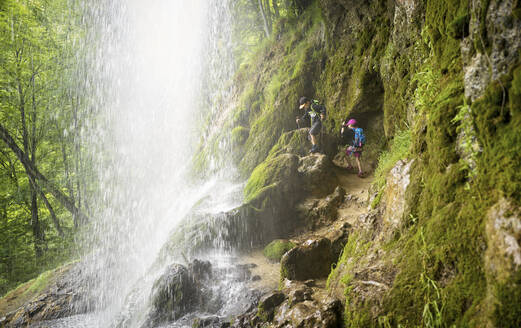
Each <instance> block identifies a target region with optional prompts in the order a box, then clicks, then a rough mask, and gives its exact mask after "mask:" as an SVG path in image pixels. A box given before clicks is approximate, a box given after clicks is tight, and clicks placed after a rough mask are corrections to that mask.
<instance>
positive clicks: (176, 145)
mask: <svg viewBox="0 0 521 328" xmlns="http://www.w3.org/2000/svg"><path fill="white" fill-rule="evenodd" d="M80 6H81V7H82V11H83V23H84V25H85V26H86V38H85V39H86V42H85V46H84V49H82V50H83V51H82V55H81V56H79V60H80V61H83V62H84V63H83V65H82V69H81V70H80V71H79V81H78V82H77V84H78V89H81V90H78V92H82V93H83V96H84V98H85V99H86V107H89V108H90V112H89V113H90V114H89V115H90V116H89V117H90V118H89V119H90V122H89V124H86V128H85V131H83V132H82V135H83V138H84V143H85V145H88V146H89V147H90V149H91V157H92V160H93V162H94V163H95V167H96V170H95V172H96V176H97V179H98V185H99V192H91V194H92V195H91V196H90V197H91V203H95V204H96V205H97V206H95V207H94V208H91V209H90V210H91V215H92V217H93V218H95V219H94V222H92V223H91V227H90V229H89V231H88V234H87V236H86V237H85V238H84V239H85V244H86V250H87V251H86V255H85V256H84V260H83V263H84V268H83V272H84V275H85V281H87V282H88V283H89V285H88V289H89V290H90V291H91V297H92V299H93V301H92V300H91V302H90V307H91V309H92V310H93V311H94V313H95V315H94V316H87V317H88V319H86V318H84V317H80V318H76V319H75V320H79V321H81V322H83V325H85V326H89V327H110V326H114V325H117V324H118V323H121V322H123V323H124V326H126V327H127V326H128V327H139V326H140V325H141V324H142V322H143V318H144V315H145V313H146V311H147V307H149V306H150V305H149V304H148V302H149V299H148V297H149V295H150V290H151V288H152V285H153V282H154V281H155V280H156V279H157V277H158V276H159V275H161V274H162V272H163V271H164V270H165V268H166V267H167V266H168V265H169V264H171V263H172V261H177V262H183V261H184V260H185V259H184V258H181V257H179V256H178V255H171V256H166V257H165V256H159V255H160V254H161V253H163V255H164V253H165V250H164V247H165V244H167V242H168V240H169V237H170V236H171V234H172V233H173V232H175V230H176V229H177V228H178V226H179V224H180V223H181V222H182V221H183V220H185V219H186V218H187V217H189V216H190V215H193V213H194V208H195V209H197V213H198V215H199V216H201V213H203V214H204V213H207V214H208V216H212V214H215V213H219V212H223V211H227V210H230V209H232V208H234V207H236V206H237V205H239V204H240V202H241V196H240V195H241V192H240V191H241V190H242V184H241V183H237V182H233V179H232V176H233V172H234V170H233V168H231V167H225V166H223V163H222V162H221V163H220V164H214V166H213V171H212V172H214V173H213V174H212V175H211V176H210V177H209V178H206V179H205V180H204V181H202V182H194V181H193V179H191V178H190V177H191V172H192V168H191V165H190V164H191V159H192V156H193V155H194V151H195V149H196V146H197V144H198V142H199V141H200V140H201V136H202V135H203V136H204V135H205V134H208V129H206V130H205V129H203V127H204V124H206V120H208V119H210V120H214V119H215V122H218V121H219V118H222V117H223V116H224V115H223V112H224V111H226V110H227V109H228V108H227V106H230V102H228V101H227V99H230V97H231V96H230V93H231V87H229V81H231V76H232V74H233V67H234V63H233V56H232V51H231V50H232V46H231V33H230V31H231V26H230V15H229V4H228V1H223V0H190V1H184V0H151V1H142V0H110V1H84V2H83V3H82V4H80ZM216 126H217V128H218V126H219V125H218V123H216V124H213V128H216ZM203 139H204V138H203ZM203 217H204V215H203ZM162 249H163V252H162V251H161V250H162ZM184 251H185V250H180V252H178V253H177V254H184ZM186 252H187V254H188V253H189V250H186ZM223 254H224V253H223V252H222V251H219V250H218V249H217V250H215V251H214V252H212V254H207V258H208V259H211V260H212V264H213V265H214V266H216V267H219V266H221V267H222V266H226V265H227V263H229V261H230V258H229V257H227V256H226V254H224V255H223ZM176 256H177V258H176ZM215 288H221V290H222V289H223V288H222V286H221V287H219V286H216V287H215ZM241 288H243V287H242V286H237V285H235V286H228V287H226V288H225V289H227V290H228V291H229V292H230V291H235V296H234V295H229V299H227V300H224V301H223V305H222V307H221V308H220V309H218V311H219V314H220V315H227V314H230V313H231V312H233V309H234V308H236V307H235V305H234V303H233V302H234V300H233V299H234V297H236V296H237V294H240V293H241V291H240V289H241ZM55 324H56V326H57V327H58V326H60V325H62V326H67V325H71V324H72V325H74V326H81V324H79V323H78V322H74V323H72V322H69V323H67V321H65V323H58V322H56V323H55Z"/></svg>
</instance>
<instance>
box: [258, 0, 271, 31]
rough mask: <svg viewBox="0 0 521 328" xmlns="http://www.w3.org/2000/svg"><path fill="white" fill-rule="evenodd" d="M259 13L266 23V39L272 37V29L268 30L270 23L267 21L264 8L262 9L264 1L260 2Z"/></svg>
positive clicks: (260, 0)
mask: <svg viewBox="0 0 521 328" xmlns="http://www.w3.org/2000/svg"><path fill="white" fill-rule="evenodd" d="M258 2H259V11H260V14H261V16H262V22H263V23H264V33H266V37H267V38H269V37H270V29H269V28H268V21H267V20H266V14H265V12H264V8H263V7H262V0H259V1H258Z"/></svg>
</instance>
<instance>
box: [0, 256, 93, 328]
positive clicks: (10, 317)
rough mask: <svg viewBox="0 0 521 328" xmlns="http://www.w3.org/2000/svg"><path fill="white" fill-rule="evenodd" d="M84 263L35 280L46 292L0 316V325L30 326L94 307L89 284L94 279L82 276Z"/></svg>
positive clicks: (91, 283)
mask: <svg viewBox="0 0 521 328" xmlns="http://www.w3.org/2000/svg"><path fill="white" fill-rule="evenodd" d="M81 271H82V263H73V264H68V265H65V266H63V267H60V268H58V269H56V270H54V271H52V272H49V273H48V274H47V276H46V277H42V276H43V275H42V276H40V277H39V278H38V279H36V280H35V283H36V282H38V281H39V282H38V283H40V284H43V286H42V287H41V288H42V291H41V292H39V293H38V295H36V296H35V297H33V298H32V299H30V300H29V301H28V302H27V303H25V304H24V305H22V306H21V307H19V308H18V309H16V310H14V311H11V312H9V313H7V314H5V315H4V316H3V317H0V327H28V326H32V325H34V324H37V323H38V322H40V321H45V320H54V319H59V318H64V317H67V316H71V315H75V314H82V313H86V312H88V311H91V310H92V309H93V295H92V294H91V293H90V290H89V289H88V287H87V286H94V285H95V284H96V282H95V281H94V279H86V278H81V277H83V275H82V274H81Z"/></svg>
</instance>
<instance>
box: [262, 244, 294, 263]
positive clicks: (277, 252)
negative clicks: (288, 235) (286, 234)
mask: <svg viewBox="0 0 521 328" xmlns="http://www.w3.org/2000/svg"><path fill="white" fill-rule="evenodd" d="M293 247H295V244H294V243H292V242H291V241H288V240H282V239H276V240H274V241H272V242H271V243H269V244H268V245H267V246H266V247H264V250H263V251H262V253H263V254H264V256H266V257H267V258H268V259H269V260H270V261H274V262H279V261H280V259H281V258H282V255H284V254H285V253H286V252H287V251H289V250H290V249H292V248H293Z"/></svg>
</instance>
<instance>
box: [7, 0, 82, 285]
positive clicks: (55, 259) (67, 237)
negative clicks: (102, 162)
mask: <svg viewBox="0 0 521 328" xmlns="http://www.w3.org/2000/svg"><path fill="white" fill-rule="evenodd" d="M76 9H77V8H75V7H74V5H72V4H71V3H70V2H69V1H66V0H57V1H51V2H49V1H43V0H35V1H14V0H6V1H2V10H0V64H1V66H2V70H1V71H0V104H1V105H0V109H1V110H0V121H1V124H2V126H3V128H5V130H7V131H8V133H9V134H10V135H11V136H12V137H13V138H14V139H15V140H16V142H17V144H18V146H19V147H20V148H21V149H22V150H23V151H24V152H25V154H26V155H27V156H28V157H29V158H30V160H31V162H32V163H33V164H34V165H35V166H36V167H37V168H38V169H39V170H40V171H41V172H42V174H43V175H45V177H46V178H47V179H48V180H49V181H51V182H52V183H54V184H55V185H60V189H61V190H63V192H65V193H67V194H68V195H69V196H70V197H71V198H75V200H76V201H78V202H83V199H81V198H80V197H79V194H80V193H81V194H83V195H85V193H86V189H87V187H86V183H85V180H83V176H84V174H85V173H86V171H87V170H88V164H87V163H85V162H84V161H82V162H81V164H80V160H81V159H80V158H81V154H80V152H82V151H84V150H82V148H81V146H80V145H79V142H80V138H79V137H78V136H79V132H80V128H81V127H82V125H81V124H82V123H81V122H78V120H75V119H74V115H76V116H75V117H76V118H77V117H79V116H80V115H81V113H80V111H81V110H82V108H80V106H79V101H81V100H83V99H82V98H81V97H80V95H78V94H77V92H76V91H77V90H76V88H75V87H76V86H75V85H74V84H73V83H72V82H71V83H69V80H70V81H72V80H73V76H74V74H75V69H76V67H77V66H76V65H77V61H78V57H77V55H80V54H79V53H77V52H76V50H77V47H78V44H79V40H80V38H81V37H82V31H81V30H80V27H79V25H78V21H77V19H78V13H77V12H76ZM72 126H74V127H75V128H76V129H71V128H70V127H72ZM66 129H68V131H67V132H68V133H65V130H66ZM75 164H76V165H75ZM78 164H79V165H78ZM80 167H81V168H80ZM0 184H1V185H2V190H1V191H0V230H1V231H2V235H1V236H0V294H3V293H4V292H6V291H7V290H8V289H10V288H12V287H13V286H15V285H17V284H19V283H20V282H22V281H26V280H28V279H30V278H32V277H34V276H35V275H37V274H38V273H39V272H42V271H44V270H46V269H48V268H52V267H54V266H56V265H57V264H59V263H62V262H63V261H64V260H66V259H68V258H69V257H70V256H71V254H72V253H73V252H74V249H73V240H74V232H75V229H76V227H77V226H78V222H77V221H76V220H75V219H74V218H73V217H72V216H71V214H70V213H68V212H67V211H66V210H65V209H64V208H63V207H62V205H61V204H60V203H59V202H58V201H57V200H56V199H54V198H53V197H52V196H51V195H50V194H49V193H47V192H46V191H45V190H43V191H42V192H40V190H41V189H40V188H41V186H35V185H33V183H31V181H30V180H29V177H28V175H27V173H26V171H25V168H24V166H23V165H22V164H21V163H20V162H19V161H18V159H17V157H16V156H15V155H14V153H13V151H12V149H11V148H9V147H8V146H7V144H6V143H4V141H1V140H0ZM79 188H81V191H80V189H79ZM45 200H46V201H48V204H46V202H45ZM83 204H84V202H83ZM50 209H52V210H53V212H54V215H52V214H51V210H50ZM35 218H37V220H35Z"/></svg>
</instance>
